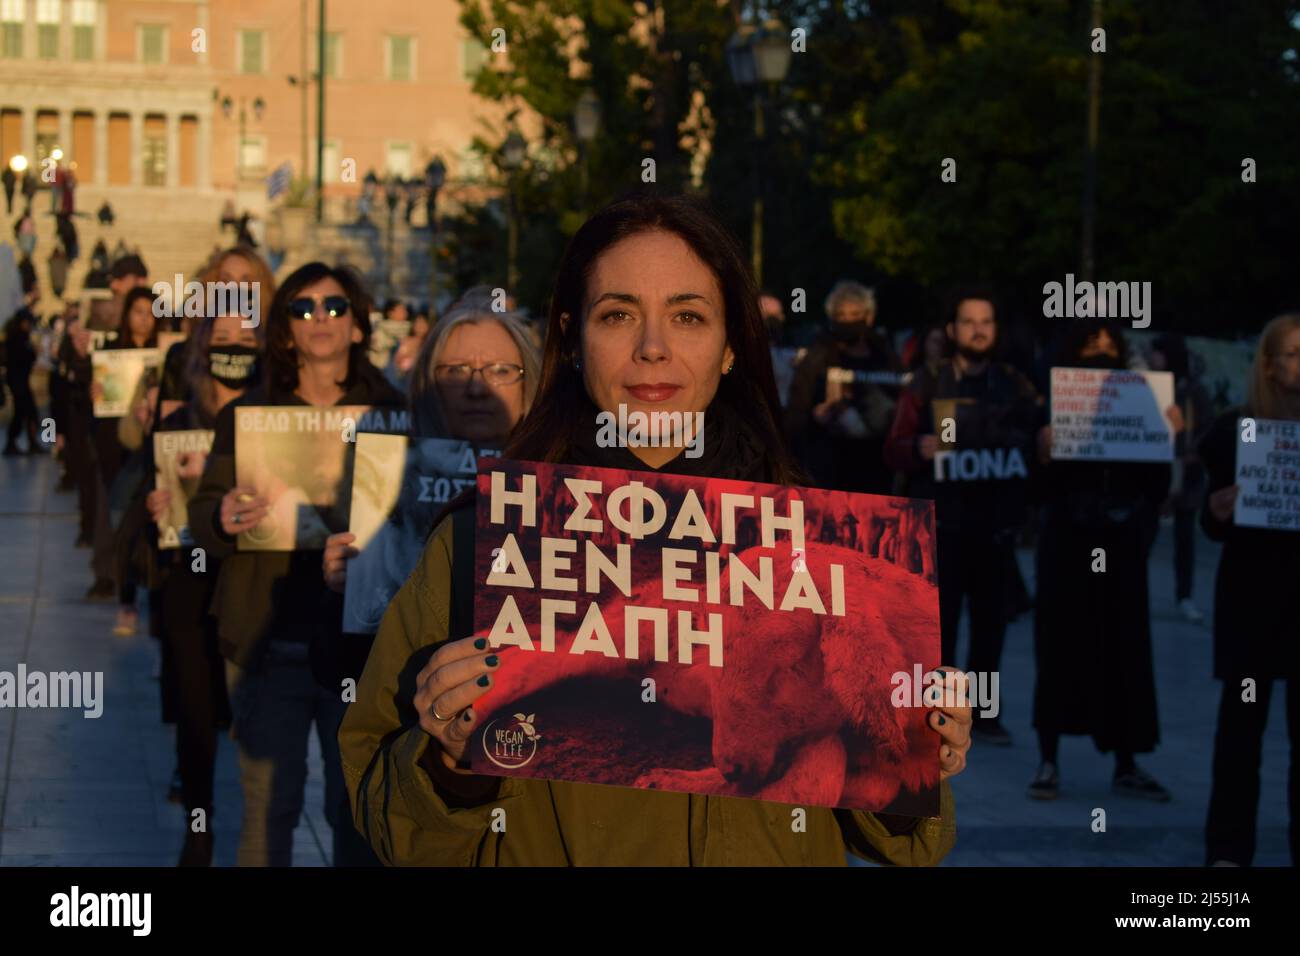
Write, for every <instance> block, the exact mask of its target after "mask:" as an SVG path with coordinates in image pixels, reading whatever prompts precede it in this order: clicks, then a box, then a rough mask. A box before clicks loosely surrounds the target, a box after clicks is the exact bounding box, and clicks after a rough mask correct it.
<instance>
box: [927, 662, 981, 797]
mask: <svg viewBox="0 0 1300 956" xmlns="http://www.w3.org/2000/svg"><path fill="white" fill-rule="evenodd" d="M939 670H941V671H943V672H944V673H945V674H946V675H947V676H945V677H944V679H943V684H942V685H935V686H934V687H932V688H930V689H927V690H926V695H925V702H926V706H927V707H929V708H930V709H931V711H932V712H931V713H930V714H929V715H928V716H927V718H926V719H927V720H928V721H929V722H930V726H931V727H932V728H933V729H934V730H935V731H937V732H938V734H939V738H940V739H941V740H942V741H943V743H942V744H941V745H940V746H939V779H940V780H947V779H948V778H949V777H952V776H956V775H957V774H959V773H961V772H962V771H963V770H965V769H966V754H967V752H969V750H970V728H971V706H970V698H969V697H968V696H967V684H968V681H967V679H966V676H965V675H964V674H962V673H961V671H959V670H957V669H956V668H955V667H940V668H939ZM932 695H933V696H934V697H935V698H937V699H935V700H933V701H932V700H931V697H932Z"/></svg>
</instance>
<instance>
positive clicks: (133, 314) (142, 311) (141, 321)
mask: <svg viewBox="0 0 1300 956" xmlns="http://www.w3.org/2000/svg"><path fill="white" fill-rule="evenodd" d="M126 321H127V326H128V327H129V328H130V330H131V341H132V342H134V343H135V344H136V346H137V347H139V346H142V345H144V343H145V342H147V341H149V336H151V335H153V330H154V325H155V324H156V323H157V319H155V318H154V316H153V300H152V299H148V298H143V297H142V298H139V299H136V300H135V302H134V303H132V305H131V311H130V313H129V314H128V315H127V317H126Z"/></svg>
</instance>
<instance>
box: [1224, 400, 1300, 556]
mask: <svg viewBox="0 0 1300 956" xmlns="http://www.w3.org/2000/svg"><path fill="white" fill-rule="evenodd" d="M1237 484H1238V485H1240V486H1241V490H1240V491H1239V492H1238V493H1237V503H1236V505H1235V507H1234V509H1233V515H1232V520H1233V522H1234V523H1235V524H1237V525H1238V526H1240V527H1243V528H1274V529H1277V530H1279V531H1300V422H1293V421H1278V420H1275V419H1271V418H1254V419H1251V418H1242V419H1238V420H1237Z"/></svg>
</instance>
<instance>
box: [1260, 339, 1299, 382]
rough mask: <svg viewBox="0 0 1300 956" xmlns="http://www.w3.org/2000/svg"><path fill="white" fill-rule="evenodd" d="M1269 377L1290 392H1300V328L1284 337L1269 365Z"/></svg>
mask: <svg viewBox="0 0 1300 956" xmlns="http://www.w3.org/2000/svg"><path fill="white" fill-rule="evenodd" d="M1268 374H1269V377H1270V378H1272V379H1273V381H1274V382H1276V383H1277V386H1278V387H1279V388H1281V389H1284V390H1286V391H1288V392H1300V328H1297V329H1292V330H1291V331H1290V332H1288V333H1287V334H1286V335H1284V336H1282V342H1281V345H1280V346H1279V348H1278V350H1277V354H1276V355H1274V356H1273V357H1272V358H1271V359H1270V360H1269V363H1268Z"/></svg>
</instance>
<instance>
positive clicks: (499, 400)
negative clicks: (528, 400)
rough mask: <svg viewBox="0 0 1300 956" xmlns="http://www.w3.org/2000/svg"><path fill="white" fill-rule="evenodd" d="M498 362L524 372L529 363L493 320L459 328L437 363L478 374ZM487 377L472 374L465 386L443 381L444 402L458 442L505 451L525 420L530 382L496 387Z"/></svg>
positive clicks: (440, 390)
mask: <svg viewBox="0 0 1300 956" xmlns="http://www.w3.org/2000/svg"><path fill="white" fill-rule="evenodd" d="M497 363H505V364H507V365H518V366H520V367H522V366H523V364H524V359H523V356H522V355H520V354H519V346H517V345H515V340H514V339H512V338H511V337H510V333H509V332H507V331H506V330H505V327H504V326H502V325H501V323H500V322H493V321H483V322H465V323H463V324H461V325H458V326H456V328H455V329H453V330H452V332H451V334H450V335H449V336H447V341H446V342H445V343H443V346H442V354H441V355H439V356H438V357H437V359H436V364H437V365H467V366H469V367H470V368H472V369H473V368H477V369H483V368H484V367H485V366H488V365H494V364H497ZM483 375H484V372H475V373H471V374H470V377H469V381H468V382H466V383H465V384H462V385H457V384H452V383H444V382H438V398H439V399H440V400H441V401H442V409H443V414H444V415H445V416H446V419H447V428H448V429H449V430H450V431H451V437H452V438H459V439H463V440H466V441H472V442H474V443H476V444H479V445H496V446H497V447H500V446H501V445H503V444H504V443H505V440H506V437H507V436H508V435H509V434H510V432H511V430H512V429H514V427H515V425H516V424H518V422H519V419H520V418H522V417H523V414H524V380H523V379H522V378H521V379H520V380H519V381H517V382H515V383H514V384H513V385H499V386H492V385H489V384H487V382H486V381H485V380H484V378H483ZM436 380H437V376H436V375H435V381H436Z"/></svg>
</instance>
